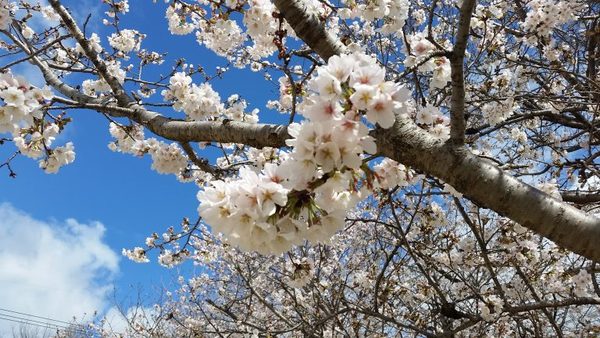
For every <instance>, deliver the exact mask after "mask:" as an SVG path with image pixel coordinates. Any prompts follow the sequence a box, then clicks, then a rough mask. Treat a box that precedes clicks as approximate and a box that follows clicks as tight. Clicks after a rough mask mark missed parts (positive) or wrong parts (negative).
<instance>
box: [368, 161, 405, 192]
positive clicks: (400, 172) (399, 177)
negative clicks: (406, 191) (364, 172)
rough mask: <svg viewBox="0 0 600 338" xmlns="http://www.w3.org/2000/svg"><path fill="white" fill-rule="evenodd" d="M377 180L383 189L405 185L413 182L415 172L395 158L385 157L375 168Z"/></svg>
mask: <svg viewBox="0 0 600 338" xmlns="http://www.w3.org/2000/svg"><path fill="white" fill-rule="evenodd" d="M373 169H374V172H375V175H376V176H377V182H378V183H379V187H380V188H382V189H392V188H394V187H404V186H407V185H409V184H411V183H413V181H414V179H415V173H414V172H413V171H412V170H410V169H409V168H407V167H406V166H404V165H403V164H400V163H398V162H396V161H394V160H390V159H389V158H385V159H383V160H382V161H381V162H380V163H379V164H377V165H376V166H375V167H374V168H373Z"/></svg>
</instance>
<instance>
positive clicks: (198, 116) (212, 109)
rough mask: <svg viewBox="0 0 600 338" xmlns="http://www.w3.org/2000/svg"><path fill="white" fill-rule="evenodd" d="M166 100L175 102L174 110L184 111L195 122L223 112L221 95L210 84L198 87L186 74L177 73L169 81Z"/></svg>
mask: <svg viewBox="0 0 600 338" xmlns="http://www.w3.org/2000/svg"><path fill="white" fill-rule="evenodd" d="M162 95H163V97H164V98H165V100H173V101H175V103H174V104H173V108H174V109H175V110H176V111H183V112H184V113H185V114H186V115H187V116H188V117H189V118H190V119H192V120H195V121H202V120H206V119H207V118H210V117H214V116H218V115H220V114H221V113H222V112H223V109H224V107H223V103H221V97H220V96H219V93H217V92H216V91H214V90H213V89H212V87H211V85H210V84H209V83H203V84H201V85H199V86H198V85H196V84H195V83H192V78H191V77H190V76H188V75H187V74H186V73H184V72H177V73H175V74H174V75H173V76H172V77H171V79H170V80H169V89H168V90H163V92H162Z"/></svg>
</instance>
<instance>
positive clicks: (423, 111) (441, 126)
mask: <svg viewBox="0 0 600 338" xmlns="http://www.w3.org/2000/svg"><path fill="white" fill-rule="evenodd" d="M415 122H417V124H419V125H421V127H423V128H425V129H426V130H427V131H429V133H430V134H432V135H434V136H435V137H437V138H439V139H442V140H447V139H448V138H449V137H450V119H449V118H448V117H446V116H444V115H443V114H442V112H441V111H440V109H439V108H438V107H435V106H434V105H432V104H427V105H426V106H425V107H421V108H420V109H419V110H418V111H417V114H416V119H415Z"/></svg>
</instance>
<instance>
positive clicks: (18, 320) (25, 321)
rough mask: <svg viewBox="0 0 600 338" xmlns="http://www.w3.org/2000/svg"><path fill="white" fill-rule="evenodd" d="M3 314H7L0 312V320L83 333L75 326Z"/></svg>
mask: <svg viewBox="0 0 600 338" xmlns="http://www.w3.org/2000/svg"><path fill="white" fill-rule="evenodd" d="M4 316H7V315H4V314H0V320H5V321H9V322H13V323H18V324H22V325H29V326H37V327H41V328H44V329H52V330H54V329H56V330H58V331H63V332H75V333H85V331H83V330H81V329H77V328H72V327H67V326H59V325H56V324H51V323H43V322H38V323H35V322H32V320H29V319H26V318H20V317H15V316H13V318H7V317H4Z"/></svg>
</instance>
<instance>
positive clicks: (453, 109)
mask: <svg viewBox="0 0 600 338" xmlns="http://www.w3.org/2000/svg"><path fill="white" fill-rule="evenodd" d="M476 2H477V1H475V0H465V1H464V2H463V4H462V7H461V9H460V20H459V22H458V30H457V32H456V41H455V44H454V49H453V50H452V56H451V57H450V69H451V80H452V97H451V98H450V139H451V140H452V142H454V143H455V144H457V145H461V144H463V143H465V127H466V121H465V79H464V69H463V68H464V61H465V50H466V49H467V41H468V39H469V27H470V26H471V16H472V14H473V8H475V3H476Z"/></svg>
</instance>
